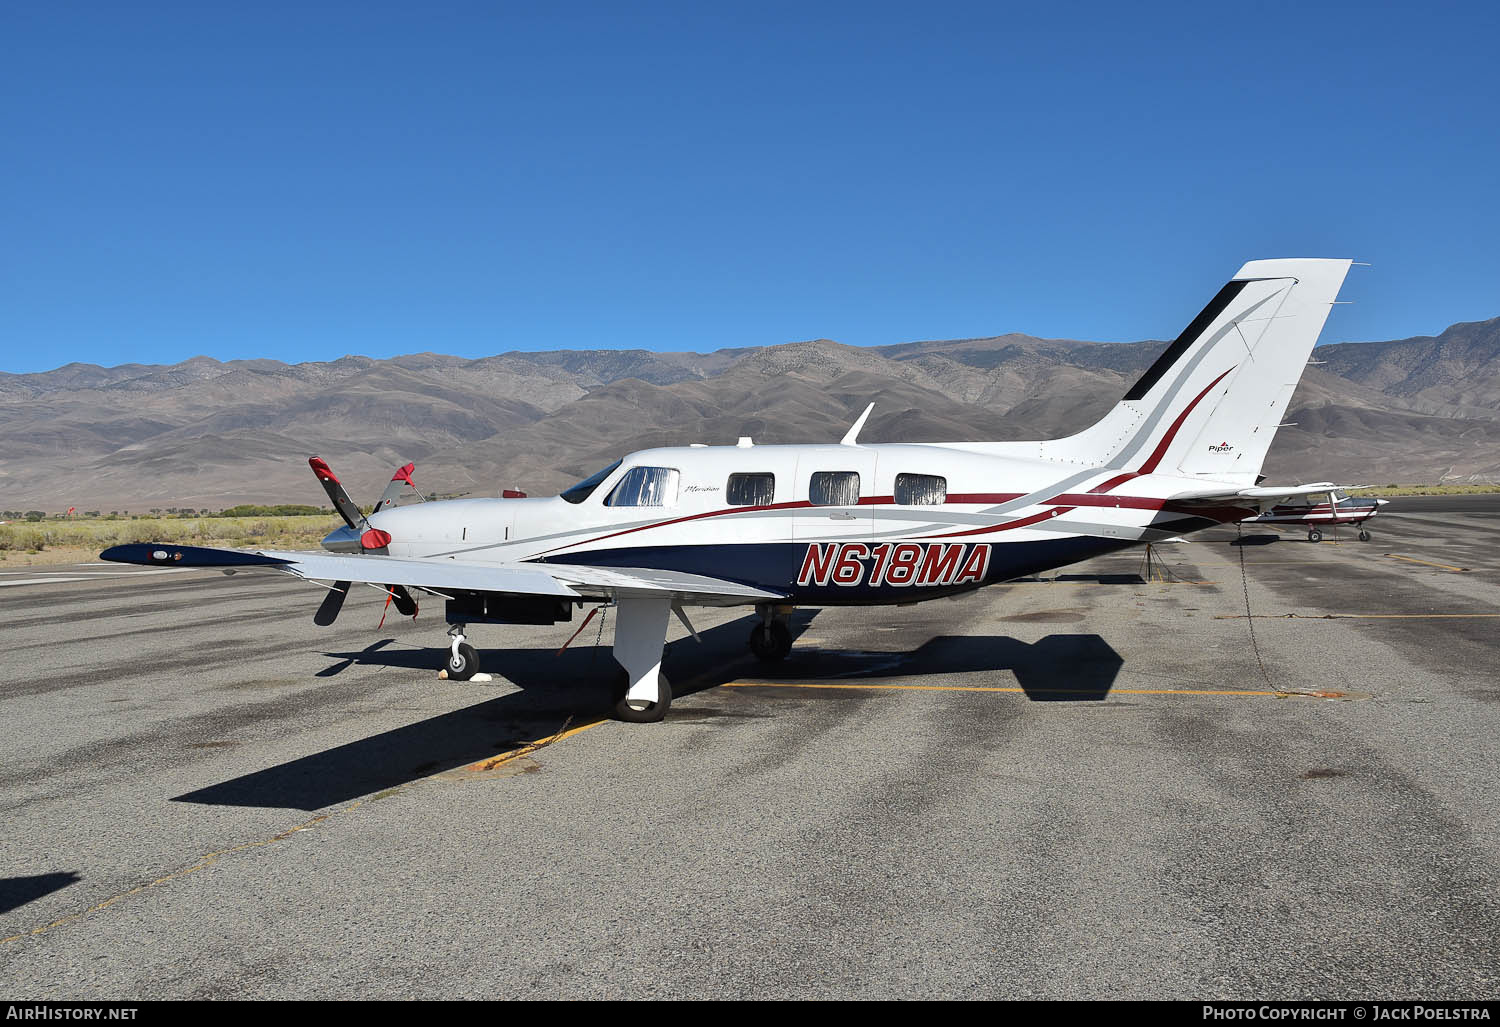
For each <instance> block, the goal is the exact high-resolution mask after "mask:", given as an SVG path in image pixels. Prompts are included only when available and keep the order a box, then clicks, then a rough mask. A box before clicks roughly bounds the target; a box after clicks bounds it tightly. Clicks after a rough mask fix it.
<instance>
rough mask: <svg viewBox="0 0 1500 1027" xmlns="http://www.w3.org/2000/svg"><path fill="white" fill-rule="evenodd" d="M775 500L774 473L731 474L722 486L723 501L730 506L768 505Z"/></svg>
mask: <svg viewBox="0 0 1500 1027" xmlns="http://www.w3.org/2000/svg"><path fill="white" fill-rule="evenodd" d="M775 501H776V475H774V474H731V475H730V476H729V484H727V485H725V486H724V502H726V503H728V504H729V505H730V506H770V505H771V504H772V503H774V502H775Z"/></svg>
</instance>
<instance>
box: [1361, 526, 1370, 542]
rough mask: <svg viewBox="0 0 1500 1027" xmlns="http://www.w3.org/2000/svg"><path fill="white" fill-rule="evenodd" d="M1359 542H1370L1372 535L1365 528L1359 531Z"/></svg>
mask: <svg viewBox="0 0 1500 1027" xmlns="http://www.w3.org/2000/svg"><path fill="white" fill-rule="evenodd" d="M1359 540H1360V541H1361V542H1368V541H1370V533H1369V532H1368V531H1366V530H1365V529H1364V528H1360V529H1359Z"/></svg>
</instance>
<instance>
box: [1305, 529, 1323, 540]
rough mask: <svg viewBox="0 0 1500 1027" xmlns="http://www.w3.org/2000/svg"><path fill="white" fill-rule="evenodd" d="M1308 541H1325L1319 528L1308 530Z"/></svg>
mask: <svg viewBox="0 0 1500 1027" xmlns="http://www.w3.org/2000/svg"><path fill="white" fill-rule="evenodd" d="M1307 541H1309V542H1322V541H1323V533H1322V532H1321V531H1319V530H1318V529H1317V528H1308V529H1307Z"/></svg>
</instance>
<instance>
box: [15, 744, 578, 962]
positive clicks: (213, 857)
mask: <svg viewBox="0 0 1500 1027" xmlns="http://www.w3.org/2000/svg"><path fill="white" fill-rule="evenodd" d="M603 723H605V721H604V720H593V721H589V722H588V723H587V724H580V725H578V726H577V727H575V728H567V727H566V726H565V727H564V729H563V730H562V731H559V732H558V733H557V734H554V735H548V736H547V737H546V738H538V739H537V740H536V741H534V742H527V743H526V744H524V745H522V746H521V747H519V748H517V749H512V750H511V751H509V752H503V753H501V754H500V755H498V756H492V757H490V758H489V759H484V760H480V761H479V762H477V763H471V764H469V765H468V766H467V767H465V768H463V769H465V770H476V771H482V770H491V769H493V768H495V767H498V766H499V765H500V764H502V763H508V762H509V761H511V760H513V759H517V758H519V757H521V756H529V755H530V754H531V753H534V752H536V751H537V750H538V749H541V748H544V747H546V746H548V745H552V744H553V743H555V742H560V741H562V740H563V739H564V738H571V737H573V736H574V735H576V734H581V733H582V732H584V731H587V730H588V729H589V728H593V727H598V726H599V725H600V724H603ZM433 776H435V775H433ZM422 780H425V778H415V779H413V780H411V781H407V782H405V783H404V784H399V785H397V786H396V787H394V788H390V789H387V790H386V791H384V792H381V793H380V794H379V796H378V797H379V798H385V797H387V796H390V795H393V794H395V793H396V792H399V791H402V790H404V789H406V788H408V787H410V786H411V785H413V784H416V783H417V781H422ZM368 801H369V800H368V799H360V800H359V801H358V802H355V803H352V804H350V805H348V806H345V807H343V808H342V809H337V810H334V811H333V812H332V813H323V814H320V815H318V816H316V817H313V818H312V819H311V820H306V821H303V822H302V823H300V824H298V825H297V826H296V827H293V828H289V829H287V830H285V831H282V832H281V833H280V834H277V835H273V836H272V837H270V838H263V839H261V840H260V841H254V842H245V843H244V844H243V845H235V846H231V847H230V848H227V849H220V850H218V851H217V852H210V853H207V854H205V855H204V856H203V857H202V858H201V859H199V860H198V862H196V863H194V864H192V865H191V866H187V867H183V868H182V869H180V870H174V871H172V872H171V873H170V874H166V875H165V876H163V877H158V878H156V880H154V881H147V882H146V883H145V884H141V885H137V886H136V887H134V888H131V889H130V890H129V891H123V892H120V894H118V895H113V896H111V897H110V898H107V899H105V900H104V901H103V902H99V903H95V904H94V905H92V906H90V907H89V908H88V909H85V910H83V911H82V912H80V913H74V914H72V915H71V916H65V917H63V918H62V919H61V920H54V921H52V922H51V923H48V924H43V925H42V926H40V927H33V928H32V929H31V930H29V931H22V932H21V933H20V934H12V935H10V936H9V937H6V938H0V945H6V944H9V943H10V942H13V941H20V940H21V939H22V938H30V937H33V936H35V935H38V934H45V933H47V932H48V931H50V930H52V929H53V928H54V927H62V926H64V925H65V924H71V923H75V922H77V921H79V920H82V919H83V918H84V917H86V916H88V915H89V914H90V913H97V912H99V911H100V910H103V909H108V908H109V907H110V906H113V905H114V904H115V903H116V902H119V901H121V900H122V899H128V898H129V897H130V896H132V895H139V894H140V893H141V892H144V891H150V890H151V889H152V888H156V887H158V886H160V885H163V884H167V883H168V882H170V881H175V880H177V879H178V878H181V877H186V876H187V875H188V874H195V873H197V872H198V871H199V870H204V869H206V868H208V867H211V866H213V865H214V864H215V863H217V862H219V860H221V859H223V858H224V857H225V856H230V855H233V854H234V853H236V852H244V851H246V850H247V849H259V848H262V847H264V846H267V845H273V844H275V843H276V842H280V841H285V840H286V839H288V838H290V837H291V836H292V835H294V834H296V833H297V832H299V831H306V830H308V829H309V828H312V827H316V826H317V825H318V824H321V823H322V822H323V821H325V820H328V819H329V818H330V817H336V816H338V815H339V814H341V813H349V812H352V811H354V810H357V809H359V808H360V807H361V806H363V805H364V804H365V803H366V802H368Z"/></svg>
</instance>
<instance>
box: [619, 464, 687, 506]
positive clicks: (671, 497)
mask: <svg viewBox="0 0 1500 1027" xmlns="http://www.w3.org/2000/svg"><path fill="white" fill-rule="evenodd" d="M677 477H678V475H677V468H675V467H632V468H631V469H630V470H628V471H626V472H625V477H623V478H621V479H620V484H618V485H616V486H615V488H614V491H613V492H611V493H610V494H609V498H608V499H606V500H605V501H604V505H605V506H676V505H677Z"/></svg>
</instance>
